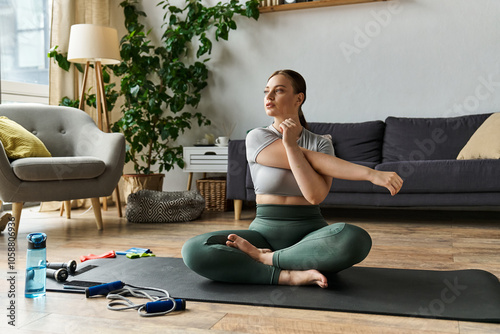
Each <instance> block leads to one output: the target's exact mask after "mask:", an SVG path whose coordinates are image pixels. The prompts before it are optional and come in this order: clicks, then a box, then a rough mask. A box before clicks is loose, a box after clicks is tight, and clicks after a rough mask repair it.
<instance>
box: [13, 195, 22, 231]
mask: <svg viewBox="0 0 500 334" xmlns="http://www.w3.org/2000/svg"><path fill="white" fill-rule="evenodd" d="M22 211H23V202H16V203H12V216H13V217H14V219H15V220H14V231H15V235H16V238H17V231H18V230H19V223H20V222H21V212H22Z"/></svg>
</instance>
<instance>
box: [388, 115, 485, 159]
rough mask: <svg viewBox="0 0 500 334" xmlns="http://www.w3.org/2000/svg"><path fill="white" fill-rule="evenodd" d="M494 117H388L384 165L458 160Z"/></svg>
mask: <svg viewBox="0 0 500 334" xmlns="http://www.w3.org/2000/svg"><path fill="white" fill-rule="evenodd" d="M490 115H491V114H480V115H468V116H460V117H448V118H405V117H388V118H387V119H386V121H385V123H386V126H385V136H384V144H383V149H382V161H383V162H394V161H416V160H420V161H421V160H447V159H456V157H457V155H458V153H459V152H460V150H461V149H462V148H463V147H464V145H465V144H466V143H467V141H468V140H469V138H470V137H471V136H472V134H473V133H474V132H475V131H476V130H477V129H478V128H479V127H480V126H481V124H482V123H483V122H484V121H485V120H486V119H487V118H488V117H489V116H490Z"/></svg>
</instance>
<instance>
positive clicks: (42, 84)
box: [0, 0, 51, 103]
mask: <svg viewBox="0 0 500 334" xmlns="http://www.w3.org/2000/svg"><path fill="white" fill-rule="evenodd" d="M50 6H51V1H50V0H0V50H1V55H0V56H1V58H0V62H1V69H0V77H1V80H2V81H1V87H0V89H1V93H2V100H1V102H2V103H12V102H38V103H48V96H49V59H48V58H47V53H48V51H49V44H50Z"/></svg>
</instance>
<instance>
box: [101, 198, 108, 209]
mask: <svg viewBox="0 0 500 334" xmlns="http://www.w3.org/2000/svg"><path fill="white" fill-rule="evenodd" d="M102 209H103V210H104V211H108V198H107V197H103V198H102Z"/></svg>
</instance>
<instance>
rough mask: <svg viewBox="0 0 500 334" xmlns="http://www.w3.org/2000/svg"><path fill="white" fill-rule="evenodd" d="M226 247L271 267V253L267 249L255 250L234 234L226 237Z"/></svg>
mask: <svg viewBox="0 0 500 334" xmlns="http://www.w3.org/2000/svg"><path fill="white" fill-rule="evenodd" d="M226 245H228V246H229V247H233V248H237V249H239V250H241V251H242V252H244V253H246V254H247V255H249V256H250V257H251V258H252V259H254V260H255V261H259V262H261V263H264V264H267V265H269V266H272V265H273V254H274V253H273V251H271V250H270V249H267V248H257V247H255V246H254V245H252V244H251V243H250V242H248V241H247V240H246V239H243V238H242V237H240V236H238V235H236V234H230V235H228V237H227V241H226Z"/></svg>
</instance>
